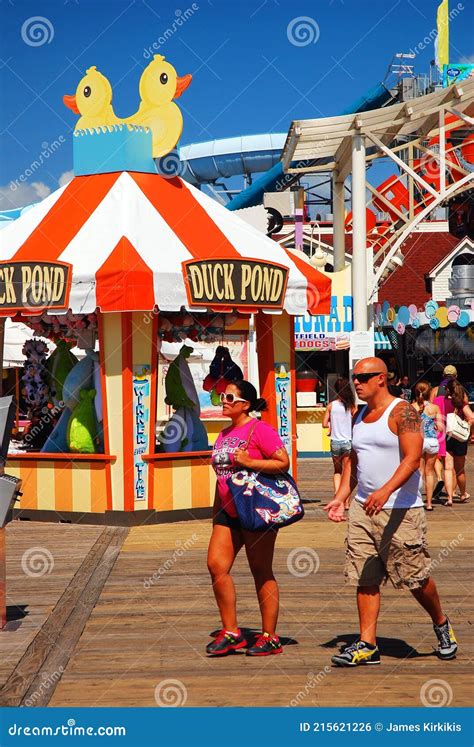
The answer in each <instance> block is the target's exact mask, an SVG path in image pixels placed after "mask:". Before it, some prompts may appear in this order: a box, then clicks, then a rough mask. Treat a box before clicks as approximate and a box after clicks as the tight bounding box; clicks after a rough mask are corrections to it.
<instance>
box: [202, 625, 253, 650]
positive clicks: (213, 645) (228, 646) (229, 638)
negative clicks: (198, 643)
mask: <svg viewBox="0 0 474 747" xmlns="http://www.w3.org/2000/svg"><path fill="white" fill-rule="evenodd" d="M246 645H247V641H246V640H245V638H244V637H243V635H242V633H241V632H240V628H237V631H236V632H235V633H233V632H232V631H230V630H220V631H219V633H218V634H217V636H216V638H215V639H214V640H213V641H211V642H210V643H208V644H207V646H206V651H207V653H208V654H211V655H212V656H224V655H225V654H228V653H230V652H231V651H237V650H238V649H239V648H244V647H245V646H246Z"/></svg>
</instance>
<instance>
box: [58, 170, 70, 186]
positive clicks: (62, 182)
mask: <svg viewBox="0 0 474 747" xmlns="http://www.w3.org/2000/svg"><path fill="white" fill-rule="evenodd" d="M72 179H74V171H65V172H64V173H63V174H61V176H60V177H59V180H58V184H59V186H60V187H64V186H66V184H69V182H70V181H71V180H72Z"/></svg>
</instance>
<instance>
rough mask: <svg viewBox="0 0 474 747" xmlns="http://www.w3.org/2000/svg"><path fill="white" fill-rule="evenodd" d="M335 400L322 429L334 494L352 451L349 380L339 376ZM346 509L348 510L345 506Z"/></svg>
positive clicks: (352, 404)
mask: <svg viewBox="0 0 474 747" xmlns="http://www.w3.org/2000/svg"><path fill="white" fill-rule="evenodd" d="M334 389H335V391H336V395H337V397H336V399H334V400H332V402H330V403H329V404H328V406H327V408H326V412H325V413H324V418H323V428H328V431H329V433H328V435H329V437H330V439H331V456H332V461H333V464H334V493H337V491H338V489H339V485H340V484H341V476H342V471H343V469H344V465H345V464H346V461H347V460H348V459H349V458H350V455H351V450H352V416H353V415H355V413H356V412H357V407H356V404H355V397H354V390H353V389H352V386H351V384H350V381H349V379H345V378H344V377H342V376H340V377H339V378H338V379H336V382H335V384H334ZM346 508H349V506H348V505H346Z"/></svg>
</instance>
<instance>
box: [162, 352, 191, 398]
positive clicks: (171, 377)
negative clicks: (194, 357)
mask: <svg viewBox="0 0 474 747" xmlns="http://www.w3.org/2000/svg"><path fill="white" fill-rule="evenodd" d="M192 352H193V348H192V347H190V346H189V345H183V346H182V348H181V350H180V351H179V353H178V355H177V356H176V358H175V359H174V361H173V362H172V363H171V364H170V367H169V368H168V373H167V374H166V378H165V391H166V398H165V402H166V404H167V405H171V406H172V407H174V408H175V409H177V408H178V407H192V408H194V407H196V405H197V404H198V402H199V400H198V399H197V394H195V388H194V394H195V399H194V401H193V400H192V399H191V398H190V397H189V394H190V392H189V391H186V389H187V386H186V385H187V384H188V381H189V380H191V384H192V385H193V387H194V384H193V382H192V376H191V373H190V372H189V366H188V363H187V361H186V358H189V356H190V355H191V353H192Z"/></svg>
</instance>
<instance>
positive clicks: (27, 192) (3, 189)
mask: <svg viewBox="0 0 474 747" xmlns="http://www.w3.org/2000/svg"><path fill="white" fill-rule="evenodd" d="M12 187H13V189H12ZM50 193H51V189H50V188H49V187H48V185H47V184H45V183H44V182H31V183H28V182H24V183H20V184H17V183H16V182H10V184H6V185H5V186H0V210H13V208H18V207H25V206H26V205H31V203H32V202H39V201H40V200H44V198H45V197H47V196H48V195H49V194H50Z"/></svg>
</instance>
